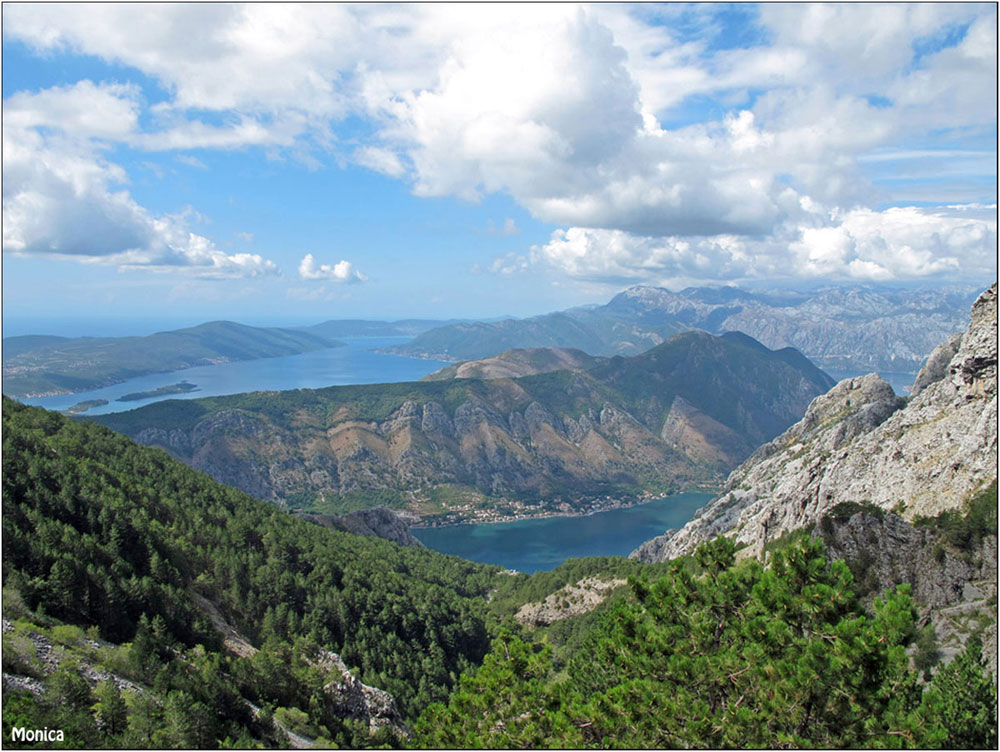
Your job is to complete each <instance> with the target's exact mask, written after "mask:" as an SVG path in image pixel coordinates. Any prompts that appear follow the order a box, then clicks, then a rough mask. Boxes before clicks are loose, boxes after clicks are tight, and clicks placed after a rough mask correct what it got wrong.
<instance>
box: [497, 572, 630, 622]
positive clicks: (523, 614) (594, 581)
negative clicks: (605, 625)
mask: <svg viewBox="0 0 1000 752" xmlns="http://www.w3.org/2000/svg"><path fill="white" fill-rule="evenodd" d="M624 584H625V580H601V579H598V578H597V577H587V578H585V579H582V580H580V581H579V582H577V583H574V584H570V585H566V586H565V587H562V588H560V589H559V590H557V591H556V592H554V593H552V594H551V595H548V596H546V598H545V600H543V601H541V602H539V603H525V604H524V605H523V606H521V608H520V609H519V610H518V612H517V613H516V614H515V615H514V618H515V619H517V621H519V622H520V623H521V624H526V625H529V626H536V627H537V626H546V625H548V624H552V623H553V622H556V621H560V620H562V619H568V618H570V617H571V616H579V615H580V614H585V613H588V612H590V611H593V610H594V609H595V608H597V607H598V606H599V605H600V604H601V603H603V602H604V600H605V599H606V598H607V597H608V596H609V595H610V594H611V592H612V591H613V590H615V588H619V587H621V586H622V585H624Z"/></svg>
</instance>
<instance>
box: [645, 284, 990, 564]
mask: <svg viewBox="0 0 1000 752" xmlns="http://www.w3.org/2000/svg"><path fill="white" fill-rule="evenodd" d="M949 351H950V352H952V355H951V357H950V358H949V360H948V362H947V365H946V366H945V367H942V365H941V363H942V361H943V359H944V358H945V357H946V356H947V354H948V353H949ZM917 385H918V387H919V388H918V389H915V390H914V391H915V394H914V396H913V397H912V398H911V399H910V400H909V402H905V401H904V400H901V399H898V398H896V397H895V395H894V394H893V392H892V389H891V387H889V385H888V384H886V383H885V382H884V381H882V379H880V378H879V377H878V376H876V375H875V374H870V375H868V376H864V377H861V378H856V379H845V380H844V381H841V382H840V383H839V384H837V386H835V387H834V388H833V389H832V390H830V391H829V392H828V393H827V394H825V395H823V396H821V397H817V398H816V399H815V400H813V402H812V404H811V405H810V406H809V409H808V410H807V411H806V414H805V416H804V417H803V418H802V420H801V421H799V422H798V423H796V424H795V425H793V426H792V427H791V428H789V429H788V430H787V431H785V432H784V433H783V434H781V435H780V436H779V437H778V438H776V439H775V440H774V441H772V442H770V443H768V444H765V445H764V446H762V447H761V448H760V449H758V450H757V451H756V452H754V454H753V455H751V456H750V458H749V459H748V460H747V461H746V462H744V463H743V464H742V465H741V466H740V467H738V468H737V469H736V470H735V471H733V473H732V474H731V475H730V476H729V478H728V480H727V482H726V485H725V487H724V492H723V493H722V495H720V496H718V497H717V498H715V499H713V500H712V501H711V502H709V504H708V505H706V506H705V507H704V508H703V509H702V510H701V511H700V512H699V513H698V515H697V516H696V517H695V518H694V519H693V520H691V521H690V522H689V523H688V524H687V525H685V526H684V528H683V529H681V530H679V531H675V532H671V533H669V534H667V535H665V536H661V537H660V538H658V539H654V540H653V541H648V542H647V543H645V544H643V545H642V546H640V548H638V549H636V551H634V552H633V553H632V556H633V557H636V558H639V559H640V560H642V561H664V560H666V559H670V558H674V557H677V556H681V555H683V554H687V553H690V552H691V551H693V550H694V549H695V548H696V547H697V546H698V545H699V544H700V543H702V542H704V541H706V540H708V539H710V538H713V537H715V536H717V535H721V534H725V535H728V536H730V537H732V538H734V539H735V540H736V541H737V542H738V543H742V544H747V545H748V546H749V547H750V551H751V553H756V552H759V551H760V550H761V549H762V548H763V546H764V544H765V543H766V542H767V541H768V540H772V539H774V538H776V537H778V536H780V535H781V534H782V533H784V532H788V531H792V530H796V529H798V528H802V527H805V526H807V525H811V524H814V523H816V522H817V521H818V520H819V519H820V518H821V517H822V516H823V515H824V513H825V512H827V511H828V510H830V509H832V508H833V507H834V506H836V505H837V504H840V503H841V502H847V501H850V502H856V503H866V502H870V503H872V504H874V505H876V506H878V507H881V508H882V509H886V510H898V511H899V513H900V514H901V516H902V517H903V518H904V519H906V520H912V519H914V518H915V517H918V516H934V515H937V514H939V513H940V512H942V511H944V510H946V509H955V508H958V507H959V506H960V505H961V504H962V502H963V501H964V500H965V499H966V498H968V497H969V496H970V495H971V494H972V493H974V492H975V491H977V490H978V489H980V488H981V487H982V486H984V485H985V484H986V483H988V482H989V481H991V480H993V479H994V478H995V477H996V476H997V286H996V284H994V285H993V286H992V287H991V288H990V289H989V290H987V291H985V292H984V293H983V294H982V295H981V296H980V297H979V299H978V300H977V301H976V303H975V305H974V306H973V308H972V315H971V320H970V324H969V328H968V330H967V331H966V332H965V333H964V334H963V335H962V337H961V340H960V341H959V342H957V343H955V342H952V341H949V342H948V343H946V344H945V345H944V346H942V348H939V349H938V350H936V351H935V352H934V354H933V355H932V356H931V358H930V360H929V361H928V364H927V366H925V368H924V370H923V371H922V372H921V375H920V377H919V378H918V379H917Z"/></svg>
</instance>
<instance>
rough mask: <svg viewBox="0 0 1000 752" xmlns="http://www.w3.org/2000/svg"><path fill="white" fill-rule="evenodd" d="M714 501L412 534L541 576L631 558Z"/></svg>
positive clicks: (695, 498) (672, 499)
mask: <svg viewBox="0 0 1000 752" xmlns="http://www.w3.org/2000/svg"><path fill="white" fill-rule="evenodd" d="M711 498H712V494H706V493H680V494H676V495H674V496H668V497H666V498H663V499H655V500H653V501H650V502H647V503H645V504H639V505H636V506H631V507H623V508H620V509H611V510H609V511H606V512H597V513H595V514H590V515H586V516H582V517H544V518H540V519H531V520H518V521H517V522H497V523H489V524H481V525H452V526H449V527H433V528H419V529H418V528H414V529H412V530H411V532H412V533H413V535H414V536H416V537H417V538H418V539H419V540H420V542H421V543H423V544H424V545H425V546H427V547H428V548H430V549H433V550H435V551H439V552H441V553H445V554H455V555H456V556H461V557H462V558H463V559H470V560H472V561H478V562H482V563H485V564H498V565H500V566H502V567H507V568H508V569H515V570H517V571H518V572H537V571H540V570H549V569H555V568H556V567H557V566H559V565H560V564H562V563H563V562H564V561H566V560H567V559H572V558H577V557H581V556H628V554H629V553H631V552H632V551H633V550H634V549H635V548H636V547H637V546H639V544H640V543H642V542H644V541H647V540H649V539H650V538H654V537H656V536H657V535H662V534H663V533H664V532H665V531H666V530H668V529H670V528H679V527H681V526H683V525H684V523H686V522H687V521H688V520H690V519H691V518H692V517H694V514H695V512H697V511H698V510H699V509H701V507H703V506H704V505H705V504H706V503H708V501H709V500H710V499H711Z"/></svg>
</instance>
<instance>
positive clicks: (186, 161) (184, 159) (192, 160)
mask: <svg viewBox="0 0 1000 752" xmlns="http://www.w3.org/2000/svg"><path fill="white" fill-rule="evenodd" d="M176 159H177V161H178V162H180V163H181V164H183V165H187V166H188V167H194V168H195V169H196V170H207V169H208V165H206V164H205V163H204V162H202V161H201V160H200V159H198V157H192V156H191V155H190V154H178V155H177V157H176Z"/></svg>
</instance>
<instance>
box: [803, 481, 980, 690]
mask: <svg viewBox="0 0 1000 752" xmlns="http://www.w3.org/2000/svg"><path fill="white" fill-rule="evenodd" d="M993 502H995V498H994V499H993ZM994 519H995V518H994ZM813 535H814V536H815V537H821V538H822V539H823V542H824V544H825V545H826V549H827V557H828V559H830V560H835V559H843V560H844V561H845V562H846V563H847V565H848V567H850V569H851V572H852V574H853V575H854V581H855V588H854V589H855V592H857V593H858V594H859V595H860V596H862V598H863V599H864V600H865V601H867V602H868V603H870V602H871V601H872V600H873V599H874V598H875V597H876V596H878V595H882V594H883V593H884V592H885V591H886V590H887V589H889V588H891V587H892V586H894V585H899V584H904V583H905V584H908V585H910V587H911V588H912V593H913V598H914V600H915V601H916V602H917V604H918V612H919V617H920V622H919V624H920V626H921V627H930V628H931V629H932V630H933V640H932V641H930V642H931V644H930V645H929V646H928V648H929V649H930V650H933V651H934V652H936V653H937V655H936V656H930V659H931V660H933V659H934V658H940V659H942V660H943V661H945V662H947V661H949V660H950V659H951V658H953V657H954V656H955V655H957V654H958V653H959V652H961V650H962V648H963V647H964V645H965V643H966V642H967V640H968V638H969V636H970V635H971V634H974V633H976V634H980V635H981V636H982V639H983V657H984V660H985V662H986V665H987V667H988V669H989V670H990V672H991V673H992V674H993V675H994V676H995V675H996V672H997V622H996V618H995V617H996V596H997V536H996V534H995V533H994V534H987V535H983V536H982V537H979V536H975V537H973V536H970V538H969V539H968V540H966V541H963V543H964V546H963V547H959V546H955V545H953V544H952V543H951V542H949V540H948V538H947V536H946V535H944V534H942V533H941V532H940V531H939V530H937V529H935V527H934V526H933V525H921V526H919V527H917V526H914V525H911V524H909V523H908V522H906V521H905V520H903V519H902V518H901V517H899V516H898V515H896V514H893V513H891V512H889V513H884V514H883V513H880V512H879V510H877V509H876V508H871V509H863V510H861V511H858V512H855V513H854V514H851V515H850V516H848V517H847V518H846V519H845V518H844V517H843V516H840V515H837V514H832V515H828V516H826V517H824V518H823V519H822V520H821V522H820V524H819V525H817V526H816V528H815V530H814V531H813ZM925 649H926V648H925Z"/></svg>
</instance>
